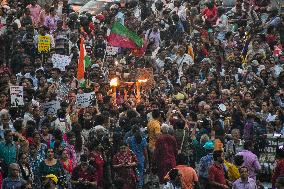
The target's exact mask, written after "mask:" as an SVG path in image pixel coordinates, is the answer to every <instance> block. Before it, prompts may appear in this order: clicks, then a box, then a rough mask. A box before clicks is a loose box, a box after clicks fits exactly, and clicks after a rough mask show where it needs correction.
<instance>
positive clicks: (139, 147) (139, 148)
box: [126, 136, 147, 164]
mask: <svg viewBox="0 0 284 189" xmlns="http://www.w3.org/2000/svg"><path fill="white" fill-rule="evenodd" d="M126 142H127V144H128V145H129V147H130V149H131V150H132V151H133V152H134V154H135V155H136V156H137V159H138V161H139V163H141V164H143V163H144V159H145V158H144V153H143V152H144V149H145V147H146V146H147V142H146V139H145V138H143V137H142V141H141V143H140V144H137V142H136V141H135V137H134V136H132V137H129V138H128V139H127V140H126Z"/></svg>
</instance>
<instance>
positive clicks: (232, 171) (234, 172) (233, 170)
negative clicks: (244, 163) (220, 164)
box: [224, 161, 240, 182]
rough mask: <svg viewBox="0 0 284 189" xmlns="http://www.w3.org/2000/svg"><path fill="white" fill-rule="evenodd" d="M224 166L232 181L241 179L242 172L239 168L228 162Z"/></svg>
mask: <svg viewBox="0 0 284 189" xmlns="http://www.w3.org/2000/svg"><path fill="white" fill-rule="evenodd" d="M224 164H225V166H226V167H227V169H228V177H229V180H230V181H232V182H234V181H235V180H237V179H239V178H240V172H239V169H238V167H237V166H235V165H234V164H232V163H229V162H227V161H224Z"/></svg>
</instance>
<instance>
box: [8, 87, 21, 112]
mask: <svg viewBox="0 0 284 189" xmlns="http://www.w3.org/2000/svg"><path fill="white" fill-rule="evenodd" d="M10 96H11V106H12V107H17V106H23V105H24V88H23V86H11V87H10Z"/></svg>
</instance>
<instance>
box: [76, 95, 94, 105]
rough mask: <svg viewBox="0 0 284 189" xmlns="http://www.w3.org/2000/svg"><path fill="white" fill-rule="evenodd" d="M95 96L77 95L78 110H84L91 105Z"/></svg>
mask: <svg viewBox="0 0 284 189" xmlns="http://www.w3.org/2000/svg"><path fill="white" fill-rule="evenodd" d="M95 98H96V96H95V93H94V92H91V93H83V94H78V95H77V107H78V108H86V107H89V106H90V105H92V103H93V102H94V100H95Z"/></svg>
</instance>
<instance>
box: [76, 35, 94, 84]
mask: <svg viewBox="0 0 284 189" xmlns="http://www.w3.org/2000/svg"><path fill="white" fill-rule="evenodd" d="M90 65H91V60H90V57H89V56H88V54H87V52H86V50H85V40H84V38H83V37H81V41H80V54H79V61H78V69H77V79H78V81H79V82H83V81H84V78H85V70H86V69H87V68H88V67H89V66H90Z"/></svg>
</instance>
